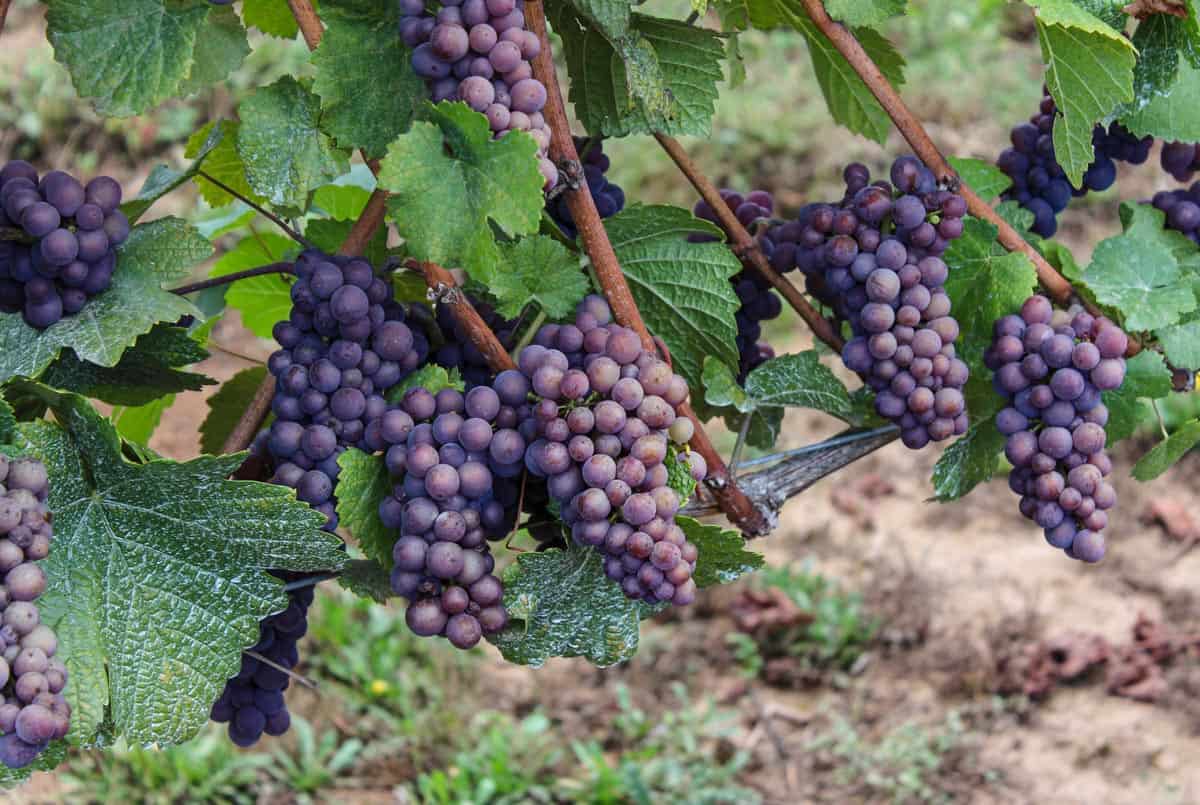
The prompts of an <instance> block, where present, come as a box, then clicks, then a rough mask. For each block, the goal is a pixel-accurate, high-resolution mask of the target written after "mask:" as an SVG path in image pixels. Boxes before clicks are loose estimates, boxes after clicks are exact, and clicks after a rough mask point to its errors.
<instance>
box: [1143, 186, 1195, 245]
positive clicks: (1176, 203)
mask: <svg viewBox="0 0 1200 805" xmlns="http://www.w3.org/2000/svg"><path fill="white" fill-rule="evenodd" d="M1152 203H1153V204H1154V207H1155V208H1156V209H1159V210H1162V211H1163V212H1165V213H1166V214H1167V221H1166V226H1167V228H1168V229H1174V230H1175V231H1177V232H1182V233H1183V234H1185V235H1187V236H1188V237H1189V238H1190V239H1191V240H1192V241H1193V242H1194V243H1200V182H1195V183H1193V184H1192V186H1191V187H1189V188H1186V189H1182V190H1162V191H1160V192H1158V193H1155V194H1154V200H1153V202H1152Z"/></svg>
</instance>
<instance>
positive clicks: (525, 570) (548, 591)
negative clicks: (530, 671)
mask: <svg viewBox="0 0 1200 805" xmlns="http://www.w3.org/2000/svg"><path fill="white" fill-rule="evenodd" d="M504 606H505V607H506V608H507V609H508V612H509V624H508V626H507V627H506V628H505V629H504V631H502V632H499V633H498V634H495V635H492V636H491V637H490V638H488V639H489V640H491V641H492V643H494V644H495V645H496V647H497V648H499V649H500V653H501V654H503V655H504V659H506V660H508V661H509V662H514V663H518V664H520V665H529V666H532V667H534V668H540V667H541V666H543V665H544V664H545V663H546V660H548V659H550V658H551V657H584V658H585V659H587V660H588V661H589V662H591V663H593V664H594V665H597V666H599V667H601V668H606V667H608V666H610V665H615V664H616V663H619V662H622V661H624V660H627V659H629V658H630V657H632V656H633V655H634V654H635V653H636V652H637V646H638V635H639V631H640V629H639V627H640V623H641V617H640V611H641V606H640V604H639V602H637V601H634V600H632V599H630V598H626V597H625V594H624V593H622V592H621V588H620V587H619V586H618V585H617V584H615V583H613V582H612V581H611V580H610V579H609V578H608V577H607V576H605V575H604V569H603V560H602V558H601V555H600V552H599V551H597V550H595V549H594V548H589V547H585V546H581V545H576V544H574V543H572V544H571V545H570V547H568V548H567V549H566V550H562V549H560V548H551V549H549V550H546V551H536V552H531V553H523V554H521V555H520V556H518V557H517V561H516V562H514V563H513V564H511V565H509V566H508V567H507V568H506V569H505V571H504Z"/></svg>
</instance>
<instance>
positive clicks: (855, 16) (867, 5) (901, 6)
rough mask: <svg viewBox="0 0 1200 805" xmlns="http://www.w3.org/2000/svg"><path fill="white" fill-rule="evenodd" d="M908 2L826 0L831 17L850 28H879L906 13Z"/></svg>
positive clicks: (894, 0) (899, 0)
mask: <svg viewBox="0 0 1200 805" xmlns="http://www.w3.org/2000/svg"><path fill="white" fill-rule="evenodd" d="M907 5H908V0H826V3H825V10H826V11H827V12H829V16H830V17H832V18H833V19H835V20H837V21H838V22H840V23H843V24H845V25H850V26H858V25H865V26H866V27H868V28H877V27H879V26H880V25H882V24H883V23H885V22H887V21H888V20H889V19H891V18H892V17H895V16H898V15H900V14H903V13H904V12H905V8H906V6H907Z"/></svg>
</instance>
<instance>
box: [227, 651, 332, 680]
mask: <svg viewBox="0 0 1200 805" xmlns="http://www.w3.org/2000/svg"><path fill="white" fill-rule="evenodd" d="M242 653H243V654H245V655H246V656H247V657H253V658H254V659H256V660H258V661H259V662H261V663H262V664H263V665H269V666H271V667H272V668H274V669H275V670H276V671H282V672H283V673H285V674H287V675H288V676H289V677H291V678H292V679H294V680H296V681H297V682H299V683H300V684H301V685H303V686H304V687H306V688H308V689H309V690H316V689H317V683H316V682H313V681H312V680H311V679H309V678H308V677H306V676H304V675H303V674H298V673H296V672H295V671H293V670H292V669H291V668H286V667H284V666H282V665H280V664H279V663H277V662H275V661H274V660H272V659H270V658H269V657H264V656H263V655H262V654H259V653H258V652H257V651H255V650H254V649H252V648H247V649H243V650H242Z"/></svg>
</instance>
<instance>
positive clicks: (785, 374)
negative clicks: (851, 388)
mask: <svg viewBox="0 0 1200 805" xmlns="http://www.w3.org/2000/svg"><path fill="white" fill-rule="evenodd" d="M746 394H748V395H749V396H750V397H751V399H753V400H754V401H755V403H757V404H758V406H759V407H771V406H776V407H783V406H789V405H790V406H798V407H801V408H815V409H816V410H818V411H824V412H825V413H827V414H829V415H831V416H835V417H838V418H839V419H842V420H845V421H846V422H851V423H852V420H853V418H854V417H853V407H852V406H851V404H850V395H849V393H848V392H847V391H846V387H845V386H844V385H842V381H840V380H838V379H837V377H836V376H835V375H834V374H833V372H832V371H830V369H829V368H828V367H826V366H824V365H823V364H822V363H821V361H820V360H818V358H817V353H816V351H814V350H808V351H807V352H800V353H797V354H794V355H781V356H779V357H778V358H772V359H770V360H769V361H767V362H765V363H763V364H761V365H759V366H758V367H756V368H755V369H754V370H753V371H751V372H750V374H749V375H748V376H747V377H746Z"/></svg>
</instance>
